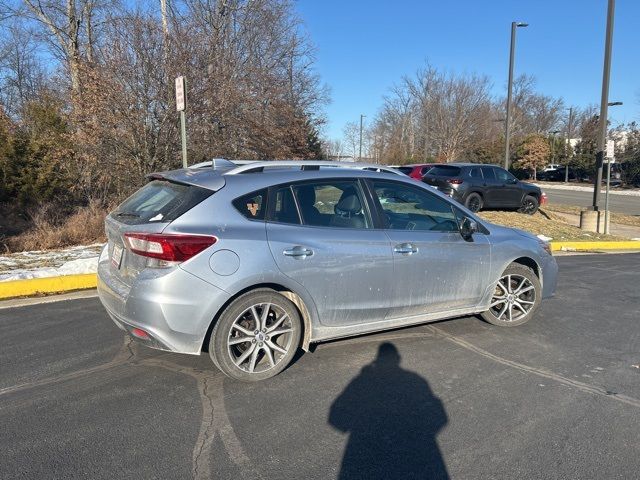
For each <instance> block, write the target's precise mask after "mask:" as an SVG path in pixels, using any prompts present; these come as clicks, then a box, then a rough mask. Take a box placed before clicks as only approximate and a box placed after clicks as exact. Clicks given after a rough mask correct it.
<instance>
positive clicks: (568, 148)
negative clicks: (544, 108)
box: [564, 107, 573, 183]
mask: <svg viewBox="0 0 640 480" xmlns="http://www.w3.org/2000/svg"><path fill="white" fill-rule="evenodd" d="M572 122H573V107H570V108H569V124H568V125H567V143H566V145H565V149H566V150H565V151H566V153H567V158H566V159H565V162H566V163H565V165H564V183H569V159H570V156H569V152H570V151H571V126H572Z"/></svg>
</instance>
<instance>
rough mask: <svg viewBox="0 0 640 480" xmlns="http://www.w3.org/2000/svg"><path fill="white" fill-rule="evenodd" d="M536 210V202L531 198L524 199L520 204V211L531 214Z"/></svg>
mask: <svg viewBox="0 0 640 480" xmlns="http://www.w3.org/2000/svg"><path fill="white" fill-rule="evenodd" d="M535 210H536V204H535V202H534V201H533V200H531V199H525V201H524V204H523V205H522V211H523V212H524V213H527V214H529V215H531V214H532V213H534V212H535Z"/></svg>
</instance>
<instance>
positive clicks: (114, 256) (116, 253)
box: [111, 244, 124, 270]
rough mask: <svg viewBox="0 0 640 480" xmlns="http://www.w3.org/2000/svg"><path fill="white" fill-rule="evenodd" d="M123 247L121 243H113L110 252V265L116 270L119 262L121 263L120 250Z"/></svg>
mask: <svg viewBox="0 0 640 480" xmlns="http://www.w3.org/2000/svg"><path fill="white" fill-rule="evenodd" d="M123 250H124V249H123V248H122V246H121V245H118V244H115V245H114V246H113V251H112V252H111V265H113V268H115V269H116V270H117V269H119V268H120V264H121V263H122V252H123Z"/></svg>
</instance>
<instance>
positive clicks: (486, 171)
mask: <svg viewBox="0 0 640 480" xmlns="http://www.w3.org/2000/svg"><path fill="white" fill-rule="evenodd" d="M481 170H482V175H483V176H484V179H485V180H495V179H496V174H495V173H494V172H493V168H492V167H481Z"/></svg>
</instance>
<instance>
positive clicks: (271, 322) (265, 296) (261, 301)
mask: <svg viewBox="0 0 640 480" xmlns="http://www.w3.org/2000/svg"><path fill="white" fill-rule="evenodd" d="M301 334H302V322H301V320H300V315H299V313H298V309H297V308H296V306H295V305H294V304H293V303H292V302H291V301H290V300H289V299H287V298H285V297H283V296H282V295H280V294H279V293H278V292H276V291H274V290H271V289H258V290H253V291H251V292H248V293H245V294H244V295H241V296H240V297H238V298H236V299H235V300H234V301H233V302H232V303H231V304H230V305H229V306H228V307H227V308H226V309H225V310H224V312H223V313H222V315H220V318H219V319H218V322H217V323H216V325H215V327H214V329H213V332H212V333H211V340H210V341H209V355H210V356H211V359H212V360H213V363H214V364H215V365H216V366H217V367H218V368H219V369H220V370H221V371H222V373H224V374H225V375H227V376H229V377H231V378H235V379H237V380H241V381H245V382H253V381H259V380H265V379H267V378H271V377H273V376H275V375H277V374H278V373H280V372H281V371H282V370H284V369H285V368H286V367H287V365H289V363H291V360H292V359H293V357H294V355H295V354H296V350H297V349H298V346H299V344H300V337H301Z"/></svg>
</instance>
